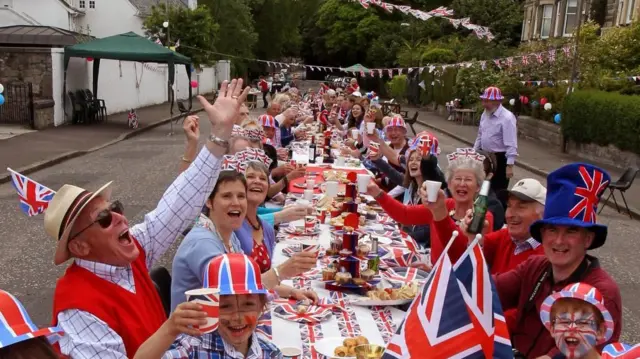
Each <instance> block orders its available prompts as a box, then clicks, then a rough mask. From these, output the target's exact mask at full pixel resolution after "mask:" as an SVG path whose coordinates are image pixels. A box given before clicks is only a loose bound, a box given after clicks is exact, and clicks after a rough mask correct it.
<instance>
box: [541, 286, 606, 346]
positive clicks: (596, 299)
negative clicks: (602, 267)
mask: <svg viewBox="0 0 640 359" xmlns="http://www.w3.org/2000/svg"><path fill="white" fill-rule="evenodd" d="M561 298H573V299H579V300H582V301H585V302H587V303H589V304H591V305H593V306H594V307H596V308H598V310H599V311H600V313H601V314H602V318H604V329H605V332H604V338H599V339H600V340H599V341H598V344H602V343H605V342H607V341H609V339H611V336H612V335H613V329H614V323H613V317H611V313H609V310H607V307H605V306H604V297H603V296H602V293H600V291H599V290H598V288H596V287H593V286H591V285H589V284H586V283H573V284H569V285H568V286H566V287H564V288H562V290H561V291H559V292H555V293H553V294H551V295H550V296H548V297H547V298H546V299H545V300H544V302H542V306H540V320H542V324H544V326H545V327H546V328H547V330H549V331H551V325H552V323H551V320H552V319H553V318H551V309H552V308H553V304H554V303H555V302H556V300H558V299H561Z"/></svg>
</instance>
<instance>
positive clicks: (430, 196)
mask: <svg viewBox="0 0 640 359" xmlns="http://www.w3.org/2000/svg"><path fill="white" fill-rule="evenodd" d="M424 183H425V186H426V187H427V201H428V202H430V203H435V202H436V201H437V200H438V191H439V190H440V187H442V183H440V182H438V181H424Z"/></svg>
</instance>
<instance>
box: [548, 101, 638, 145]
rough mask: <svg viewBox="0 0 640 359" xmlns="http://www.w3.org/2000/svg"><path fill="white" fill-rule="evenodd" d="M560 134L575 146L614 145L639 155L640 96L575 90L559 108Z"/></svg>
mask: <svg viewBox="0 0 640 359" xmlns="http://www.w3.org/2000/svg"><path fill="white" fill-rule="evenodd" d="M560 124H561V127H562V133H563V134H564V136H565V137H566V138H567V139H570V140H572V141H574V142H577V143H595V144H597V145H600V146H608V145H610V144H611V145H615V146H616V147H618V148H619V149H621V150H626V151H632V152H634V153H636V154H640V97H638V96H627V95H621V94H619V93H615V92H604V91H595V90H590V91H575V92H574V93H572V94H571V95H569V96H567V97H566V99H565V100H564V103H563V106H562V122H561V123H560Z"/></svg>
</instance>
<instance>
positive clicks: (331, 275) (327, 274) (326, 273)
mask: <svg viewBox="0 0 640 359" xmlns="http://www.w3.org/2000/svg"><path fill="white" fill-rule="evenodd" d="M336 273H337V271H336V269H335V268H333V267H327V268H325V269H323V270H322V280H323V281H327V280H334V279H335V278H336Z"/></svg>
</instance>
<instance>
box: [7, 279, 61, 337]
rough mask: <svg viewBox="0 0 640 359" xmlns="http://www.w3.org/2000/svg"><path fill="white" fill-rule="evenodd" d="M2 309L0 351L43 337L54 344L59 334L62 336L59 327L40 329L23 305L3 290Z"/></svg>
mask: <svg viewBox="0 0 640 359" xmlns="http://www.w3.org/2000/svg"><path fill="white" fill-rule="evenodd" d="M0 308H1V310H0V349H2V348H4V347H7V346H9V345H13V344H16V343H19V342H22V341H25V340H29V339H32V338H37V337H41V336H47V338H48V339H49V342H51V343H54V342H56V341H57V339H58V338H59V337H58V334H62V329H60V328H59V327H50V328H43V329H38V327H36V325H35V324H34V323H33V321H31V318H29V314H28V313H27V311H26V310H25V309H24V307H23V306H22V303H20V301H19V300H18V299H17V298H16V297H14V296H13V295H11V294H9V293H8V292H5V291H3V290H0Z"/></svg>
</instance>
